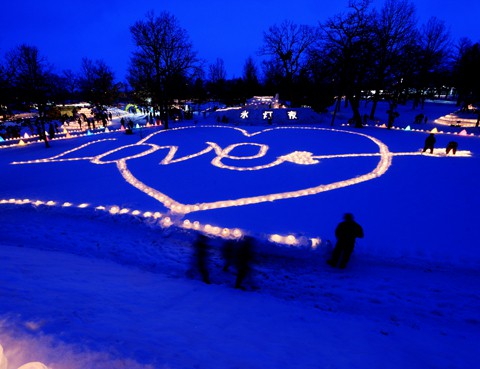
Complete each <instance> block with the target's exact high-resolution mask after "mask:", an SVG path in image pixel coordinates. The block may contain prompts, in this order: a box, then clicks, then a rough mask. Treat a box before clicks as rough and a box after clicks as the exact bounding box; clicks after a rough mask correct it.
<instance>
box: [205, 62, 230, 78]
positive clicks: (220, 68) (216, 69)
mask: <svg viewBox="0 0 480 369" xmlns="http://www.w3.org/2000/svg"><path fill="white" fill-rule="evenodd" d="M208 79H209V80H210V82H212V83H218V82H221V81H225V80H226V79H227V70H226V69H225V63H224V61H223V59H221V58H217V60H216V61H215V63H213V64H210V65H209V66H208Z"/></svg>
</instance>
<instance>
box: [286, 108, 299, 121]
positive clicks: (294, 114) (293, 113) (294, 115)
mask: <svg viewBox="0 0 480 369" xmlns="http://www.w3.org/2000/svg"><path fill="white" fill-rule="evenodd" d="M287 115H288V119H290V120H292V119H298V118H297V112H296V111H294V110H292V111H289V112H288V113H287Z"/></svg>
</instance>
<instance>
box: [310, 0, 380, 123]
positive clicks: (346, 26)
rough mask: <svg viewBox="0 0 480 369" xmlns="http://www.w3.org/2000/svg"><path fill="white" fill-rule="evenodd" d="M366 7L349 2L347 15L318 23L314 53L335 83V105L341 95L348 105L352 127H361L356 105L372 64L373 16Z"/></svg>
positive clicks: (364, 1)
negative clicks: (316, 46)
mask: <svg viewBox="0 0 480 369" xmlns="http://www.w3.org/2000/svg"><path fill="white" fill-rule="evenodd" d="M369 6H370V0H360V1H352V2H350V4H349V12H348V13H346V14H338V15H335V16H333V17H331V18H329V19H328V20H327V21H326V22H324V23H321V24H320V31H321V38H320V40H321V41H320V46H319V47H320V50H318V51H317V52H316V53H315V54H316V55H318V56H319V57H321V58H322V64H323V66H324V68H327V69H328V71H329V72H330V75H331V78H332V79H333V80H334V81H335V85H336V88H337V91H338V96H337V106H338V105H339V102H340V99H341V97H342V96H345V97H346V99H347V101H349V102H350V106H351V108H352V111H353V121H354V123H355V126H356V127H362V126H363V125H362V118H361V116H360V112H359V104H360V99H361V92H362V88H363V87H365V85H366V83H367V80H368V79H369V77H370V75H369V73H370V72H371V66H372V64H373V49H374V43H373V38H374V33H373V26H372V25H373V17H374V14H373V13H372V12H371V11H370V9H369ZM335 111H336V109H335ZM334 117H335V116H334ZM333 121H334V118H332V125H333Z"/></svg>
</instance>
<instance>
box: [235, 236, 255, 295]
mask: <svg viewBox="0 0 480 369" xmlns="http://www.w3.org/2000/svg"><path fill="white" fill-rule="evenodd" d="M253 248H254V238H253V237H251V236H244V237H243V239H241V240H240V241H238V244H237V252H236V254H235V267H236V269H237V279H236V280H235V288H240V289H243V288H244V287H243V285H242V283H243V281H244V280H245V278H246V277H247V276H248V275H249V274H250V270H251V263H252V260H253V253H254V250H253Z"/></svg>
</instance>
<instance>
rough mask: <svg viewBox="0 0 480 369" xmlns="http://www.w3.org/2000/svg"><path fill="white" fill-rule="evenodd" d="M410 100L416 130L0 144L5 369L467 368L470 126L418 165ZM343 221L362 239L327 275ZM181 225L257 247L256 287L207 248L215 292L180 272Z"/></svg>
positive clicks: (473, 243)
mask: <svg viewBox="0 0 480 369" xmlns="http://www.w3.org/2000/svg"><path fill="white" fill-rule="evenodd" d="M364 108H365V110H366V111H367V109H368V108H369V107H364ZM382 109H383V110H382ZM403 109H404V111H401V115H400V117H399V119H398V123H397V124H398V125H399V126H400V127H401V128H405V127H406V126H407V125H411V128H414V129H418V128H421V129H422V130H424V131H422V132H420V131H412V130H409V131H407V130H403V129H398V130H396V129H395V130H386V129H383V128H378V127H374V126H369V127H365V128H363V129H361V130H358V129H354V128H350V127H347V126H341V125H340V123H341V122H342V121H343V122H344V121H345V120H346V119H347V118H348V113H343V112H342V113H343V114H340V115H339V118H338V120H337V122H336V125H335V126H334V127H331V126H330V119H329V117H328V116H324V117H321V116H319V118H318V121H312V122H311V124H303V122H302V124H301V125H298V124H297V125H291V126H285V125H281V126H276V125H273V126H263V125H245V126H232V125H225V124H222V125H218V126H217V125H215V124H213V122H214V121H215V120H214V119H213V117H210V119H206V120H202V119H200V120H199V121H198V124H196V125H185V124H173V126H172V127H173V129H171V130H169V131H161V130H159V129H158V128H143V129H141V130H135V132H134V134H133V135H125V133H123V132H116V133H108V134H99V135H94V136H84V137H81V138H74V139H68V140H55V141H52V142H51V146H52V147H51V148H50V149H46V148H45V147H44V145H43V144H41V143H40V144H32V145H27V146H24V147H15V148H2V149H0V173H1V174H0V179H1V181H0V201H2V199H3V201H2V202H1V203H0V226H1V234H2V236H1V238H0V261H1V263H2V269H1V272H0V285H1V286H2V287H1V289H0V298H1V299H0V345H1V346H2V347H3V356H2V354H1V351H0V368H1V369H5V368H8V369H10V368H14V369H17V368H18V367H20V366H21V365H23V364H25V363H33V362H38V363H37V364H30V365H31V367H32V368H40V367H41V365H40V364H39V363H43V364H42V365H46V366H47V367H48V368H50V369H52V368H172V369H176V368H339V369H343V368H465V367H474V366H475V363H476V361H477V359H476V358H475V354H474V352H475V351H476V350H475V349H476V348H477V347H478V342H479V339H480V317H479V313H478V312H479V311H480V297H479V287H478V286H479V285H480V273H479V272H478V267H479V266H480V253H479V252H478V249H477V245H478V241H477V240H478V239H479V236H480V235H479V233H480V231H479V227H478V226H477V225H476V219H478V218H479V215H480V214H479V212H480V211H479V209H480V199H479V196H478V195H477V194H476V181H477V180H478V179H479V178H480V165H479V162H478V161H479V159H478V153H479V152H480V136H479V134H480V132H479V131H475V129H472V130H467V131H468V135H458V134H457V135H454V134H453V132H456V133H459V132H460V131H461V129H458V128H454V127H438V129H439V130H440V129H442V130H448V131H450V132H451V133H448V134H447V133H439V134H437V135H436V139H437V142H436V151H435V152H434V155H429V154H421V153H420V151H421V149H422V148H423V143H424V140H425V138H426V136H427V131H429V130H431V129H432V128H434V127H435V126H434V125H433V124H432V123H427V124H421V125H413V124H412V122H413V117H414V116H415V115H416V114H418V113H419V112H420V111H419V110H417V111H413V110H411V109H410V108H409V107H404V108H403ZM385 110H386V107H385V106H383V105H380V106H379V110H378V114H377V115H378V116H379V117H380V118H379V121H380V122H379V123H380V124H381V123H382V119H384V117H385V118H386V115H385V114H384V111H385ZM453 110H454V107H453V106H451V105H445V104H433V103H431V104H428V105H427V106H426V108H425V111H424V113H425V114H426V115H427V116H428V117H429V121H430V122H431V121H433V119H435V118H438V117H440V116H443V115H446V114H449V113H451V112H452V111H453ZM135 119H138V121H139V122H142V118H141V117H136V118H135ZM143 121H144V120H143ZM113 126H114V127H118V126H119V122H118V120H114V124H113ZM470 133H473V134H474V135H473V136H472V135H470ZM451 140H455V141H457V142H458V143H459V152H458V153H457V155H456V156H455V157H453V156H451V155H449V156H446V155H445V149H444V148H445V147H446V145H447V144H448V142H449V141H451ZM167 154H170V155H167ZM13 163H15V164H13ZM26 199H28V201H26ZM14 200H17V201H14ZM37 201H39V202H37ZM345 212H352V213H353V214H354V215H355V218H356V220H357V221H358V222H359V223H360V224H361V225H362V226H363V228H364V230H365V238H364V239H361V240H359V241H358V243H357V247H356V249H355V252H354V255H353V256H352V260H351V262H350V264H349V266H348V268H347V269H345V270H337V269H332V268H330V267H329V266H328V265H326V264H325V259H326V257H327V255H328V253H329V252H330V246H329V242H328V240H330V241H332V242H334V235H333V233H334V230H335V226H336V225H337V224H338V222H339V221H340V220H341V218H342V215H343V214H344V213H345ZM192 228H200V229H202V230H204V231H207V232H209V233H216V232H219V233H223V234H229V235H231V234H235V233H236V232H239V231H241V232H244V233H249V234H252V235H254V236H255V237H256V238H257V240H258V242H259V245H258V248H257V255H256V259H255V264H254V271H253V273H252V275H251V278H250V279H249V280H248V281H247V283H246V289H247V291H241V290H236V289H233V288H232V285H233V282H234V279H235V275H234V273H232V272H227V273H226V272H223V271H222V270H221V267H222V259H221V256H220V252H219V247H220V241H219V240H218V238H212V248H211V250H210V270H211V279H212V284H211V285H206V284H204V283H202V282H201V280H200V276H199V275H197V274H195V273H193V275H192V273H190V272H189V270H190V269H191V268H192V260H191V259H192V248H191V244H192V240H193V239H194V237H195V231H194V230H193V229H192ZM288 236H290V237H288ZM272 237H273V239H275V240H280V241H283V242H284V243H299V245H298V246H288V245H285V244H284V243H273V242H269V239H272ZM318 240H321V243H320V244H319V245H317V242H318ZM312 244H313V245H314V246H315V247H312V246H311V245H312ZM2 360H4V361H2ZM7 360H8V364H7V363H6V361H7ZM2 365H3V366H2ZM35 365H36V366H35Z"/></svg>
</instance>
